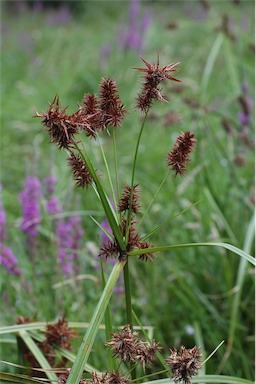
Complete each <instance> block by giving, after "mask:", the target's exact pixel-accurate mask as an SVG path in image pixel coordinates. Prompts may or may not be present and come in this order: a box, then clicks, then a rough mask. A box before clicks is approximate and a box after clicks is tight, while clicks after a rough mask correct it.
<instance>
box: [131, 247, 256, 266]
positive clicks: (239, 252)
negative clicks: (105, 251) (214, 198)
mask: <svg viewBox="0 0 256 384" xmlns="http://www.w3.org/2000/svg"><path fill="white" fill-rule="evenodd" d="M191 247H221V248H225V249H228V250H229V251H231V252H233V253H236V254H237V255H239V256H241V257H243V258H244V259H246V260H247V261H249V262H250V263H251V264H253V265H256V261H255V258H254V257H252V256H251V255H249V254H248V253H246V252H244V251H242V250H241V249H239V248H237V247H235V246H234V245H231V244H228V243H188V244H177V245H166V246H160V247H154V248H145V249H134V250H133V251H130V252H128V253H127V254H128V256H137V255H143V254H144V253H153V252H158V251H162V252H164V251H170V250H172V249H177V248H191Z"/></svg>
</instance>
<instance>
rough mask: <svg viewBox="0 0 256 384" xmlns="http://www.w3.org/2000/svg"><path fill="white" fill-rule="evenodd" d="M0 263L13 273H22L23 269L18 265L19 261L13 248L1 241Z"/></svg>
mask: <svg viewBox="0 0 256 384" xmlns="http://www.w3.org/2000/svg"><path fill="white" fill-rule="evenodd" d="M0 264H1V265H3V266H4V267H5V268H6V269H7V270H8V271H9V272H10V273H11V274H12V275H20V274H21V270H20V269H19V268H18V267H17V264H18V261H17V259H16V257H15V256H14V254H13V251H12V250H11V248H9V247H6V246H4V244H2V243H1V242H0Z"/></svg>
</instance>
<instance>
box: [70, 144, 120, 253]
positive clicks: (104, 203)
mask: <svg viewBox="0 0 256 384" xmlns="http://www.w3.org/2000/svg"><path fill="white" fill-rule="evenodd" d="M73 144H74V147H75V148H76V149H77V150H78V152H79V154H80V155H81V157H82V158H83V160H84V162H85V164H86V166H87V168H88V170H89V172H90V174H91V176H92V178H93V181H94V183H95V186H96V190H97V192H98V194H99V197H100V200H101V203H102V207H103V209H104V211H105V214H106V216H107V219H108V222H109V225H110V227H111V229H112V232H113V233H114V235H115V238H116V240H117V242H118V245H119V247H120V248H121V250H122V251H125V248H126V247H125V244H124V239H123V235H122V233H121V230H120V228H119V226H118V224H117V221H116V218H115V216H114V213H113V208H112V206H111V204H110V202H109V201H108V199H107V196H106V194H105V191H104V189H103V188H102V185H101V182H100V180H99V177H98V176H97V173H96V172H95V170H94V167H93V165H92V163H91V161H90V158H89V156H88V154H87V152H86V150H85V148H84V146H83V150H81V149H80V148H79V147H78V145H77V144H76V143H75V142H74V143H73Z"/></svg>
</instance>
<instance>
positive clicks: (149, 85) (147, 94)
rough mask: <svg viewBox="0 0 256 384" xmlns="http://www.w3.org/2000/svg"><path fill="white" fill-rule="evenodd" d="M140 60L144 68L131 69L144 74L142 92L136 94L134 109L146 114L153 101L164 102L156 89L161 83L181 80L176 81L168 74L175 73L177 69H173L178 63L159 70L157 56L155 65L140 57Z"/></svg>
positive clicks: (158, 89) (159, 91) (159, 90)
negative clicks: (166, 80)
mask: <svg viewBox="0 0 256 384" xmlns="http://www.w3.org/2000/svg"><path fill="white" fill-rule="evenodd" d="M141 60H142V61H143V62H144V64H145V65H146V68H133V69H135V70H137V71H140V72H145V75H144V76H143V78H144V79H145V82H144V83H143V88H142V91H141V92H140V93H139V94H138V97H137V104H136V107H137V108H139V109H140V110H141V111H142V112H147V111H148V110H149V108H150V107H151V105H152V102H153V100H159V101H166V100H165V99H164V98H163V96H162V94H161V89H160V88H159V87H158V86H159V84H160V83H161V82H162V81H164V80H165V79H168V80H173V81H177V82H181V80H179V79H176V78H175V77H173V76H171V75H170V74H169V72H175V71H177V68H175V67H176V65H178V64H179V63H171V64H168V65H165V66H164V67H162V68H160V67H159V55H158V57H157V63H156V64H155V63H153V64H150V63H148V62H147V61H146V60H145V59H143V58H142V57H141Z"/></svg>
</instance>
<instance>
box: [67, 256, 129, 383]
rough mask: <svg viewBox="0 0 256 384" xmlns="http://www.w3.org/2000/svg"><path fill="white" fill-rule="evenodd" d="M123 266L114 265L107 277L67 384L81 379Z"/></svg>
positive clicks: (121, 263)
mask: <svg viewBox="0 0 256 384" xmlns="http://www.w3.org/2000/svg"><path fill="white" fill-rule="evenodd" d="M125 264H126V260H125V261H122V262H120V261H117V262H116V264H115V265H114V268H113V270H112V272H111V275H110V276H109V279H108V281H107V284H106V286H105V288H104V291H103V293H102V295H101V297H100V300H99V302H98V305H97V307H96V309H95V311H94V314H93V317H92V319H91V322H90V325H89V328H88V329H87V332H86V334H85V336H84V339H83V341H82V344H81V346H80V348H79V351H78V354H77V357H76V360H75V362H74V365H73V367H72V369H71V372H70V375H69V378H68V381H67V384H78V383H79V381H80V379H81V376H82V374H83V370H84V367H85V364H86V363H87V360H88V358H89V355H90V352H91V349H92V346H93V342H94V340H95V337H96V335H97V332H98V329H99V326H100V323H101V321H102V318H103V316H104V313H105V311H106V308H107V306H108V303H109V300H110V298H111V295H112V292H113V289H114V287H115V285H116V282H117V279H118V277H119V276H120V274H121V272H122V270H123V267H124V265H125Z"/></svg>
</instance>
